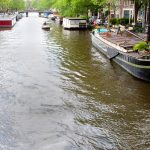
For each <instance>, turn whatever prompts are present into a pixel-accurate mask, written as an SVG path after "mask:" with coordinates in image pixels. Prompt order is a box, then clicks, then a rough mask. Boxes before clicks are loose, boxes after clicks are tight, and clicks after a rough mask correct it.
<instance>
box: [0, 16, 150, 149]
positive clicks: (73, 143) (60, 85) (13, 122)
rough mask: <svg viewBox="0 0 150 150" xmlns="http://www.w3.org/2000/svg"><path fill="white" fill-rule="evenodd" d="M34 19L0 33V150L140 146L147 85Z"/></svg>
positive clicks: (147, 112)
mask: <svg viewBox="0 0 150 150" xmlns="http://www.w3.org/2000/svg"><path fill="white" fill-rule="evenodd" d="M37 15H38V14H34V15H33V14H30V15H29V17H28V18H23V19H22V20H21V21H19V22H18V23H17V24H16V26H15V27H14V28H13V29H12V30H10V31H3V32H0V38H1V40H0V58H1V59H0V102H1V106H0V129H1V132H0V133H1V134H0V148H2V149H4V150H5V149H6V150H9V149H10V150H12V149H15V150H20V149H21V150H30V149H32V150H48V149H50V150H56V149H57V150H99V149H114V150H115V149H116V150H118V149H129V150H130V149H141V150H143V149H148V148H149V146H150V145H149V144H150V143H149V138H150V133H149V130H150V129H149V128H150V126H149V124H150V122H149V116H150V102H149V99H150V96H149V89H150V85H149V84H148V83H145V82H142V81H139V80H137V79H135V78H133V77H132V76H131V75H129V74H128V73H127V72H125V71H124V70H123V69H121V68H120V67H119V66H118V65H116V64H115V63H113V62H110V61H109V60H107V59H106V58H105V57H104V56H103V55H102V54H100V53H99V52H98V51H97V50H96V49H95V48H94V47H92V45H91V40H90V35H89V32H88V31H68V30H63V29H62V27H61V26H59V25H56V24H55V23H53V22H52V23H51V27H52V30H51V31H50V32H47V31H44V30H42V29H41V26H42V23H43V22H44V20H45V19H43V18H38V17H37ZM4 136H5V138H4Z"/></svg>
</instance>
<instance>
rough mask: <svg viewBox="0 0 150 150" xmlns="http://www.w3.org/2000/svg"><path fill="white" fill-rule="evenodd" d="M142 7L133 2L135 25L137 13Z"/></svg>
mask: <svg viewBox="0 0 150 150" xmlns="http://www.w3.org/2000/svg"><path fill="white" fill-rule="evenodd" d="M141 6H142V3H140V4H139V3H138V2H137V1H135V2H134V11H135V13H134V23H135V24H136V23H137V16H138V12H139V9H140V8H141Z"/></svg>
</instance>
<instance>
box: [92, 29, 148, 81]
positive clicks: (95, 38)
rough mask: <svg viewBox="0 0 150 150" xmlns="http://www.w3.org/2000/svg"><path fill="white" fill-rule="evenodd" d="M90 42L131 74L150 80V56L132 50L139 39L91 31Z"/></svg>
mask: <svg viewBox="0 0 150 150" xmlns="http://www.w3.org/2000/svg"><path fill="white" fill-rule="evenodd" d="M91 40H92V44H93V45H94V46H95V47H96V48H97V49H98V50H99V51H100V52H102V53H103V54H104V55H106V56H107V58H109V59H110V60H113V61H114V62H116V63H117V64H118V65H120V66H121V67H122V68H124V69H125V70H126V71H128V72H129V73H130V74H132V75H133V76H135V77H137V78H139V79H142V80H144V81H148V82H150V56H149V55H148V56H147V58H146V57H145V56H141V55H140V54H139V53H138V52H135V51H133V50H132V47H133V45H135V44H136V43H139V42H140V40H139V39H136V38H133V37H124V36H122V35H117V34H116V33H110V32H105V33H99V32H94V31H93V32H92V33H91Z"/></svg>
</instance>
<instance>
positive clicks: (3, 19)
mask: <svg viewBox="0 0 150 150" xmlns="http://www.w3.org/2000/svg"><path fill="white" fill-rule="evenodd" d="M15 23H16V16H15V15H1V16H0V28H1V27H4V28H12V27H13V26H14V25H15Z"/></svg>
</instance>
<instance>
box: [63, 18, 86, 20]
mask: <svg viewBox="0 0 150 150" xmlns="http://www.w3.org/2000/svg"><path fill="white" fill-rule="evenodd" d="M65 19H68V20H86V19H83V18H65Z"/></svg>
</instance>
